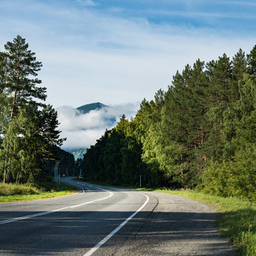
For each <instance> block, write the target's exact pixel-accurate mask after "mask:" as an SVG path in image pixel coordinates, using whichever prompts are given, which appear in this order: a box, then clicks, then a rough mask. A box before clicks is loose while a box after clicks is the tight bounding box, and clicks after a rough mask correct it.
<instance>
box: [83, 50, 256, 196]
mask: <svg viewBox="0 0 256 256" xmlns="http://www.w3.org/2000/svg"><path fill="white" fill-rule="evenodd" d="M255 65H256V46H255V47H254V48H253V50H252V51H251V52H250V54H248V55H246V54H245V53H244V52H243V51H242V50H241V49H239V51H238V52H237V53H236V54H235V55H234V57H233V58H232V60H231V59H230V58H229V57H228V56H227V55H226V54H223V55H222V56H221V57H219V58H218V60H212V61H210V62H208V63H206V64H205V63H204V62H202V61H200V60H197V61H196V62H195V63H194V64H193V66H190V65H187V66H186V67H185V69H184V70H183V71H182V72H181V73H180V72H177V73H176V75H175V76H174V77H173V81H172V85H171V86H169V88H168V90H167V92H163V91H162V90H160V91H158V92H157V93H156V95H155V99H154V101H150V102H148V101H146V100H143V101H142V103H141V105H140V109H139V110H138V113H137V115H136V117H135V118H134V119H132V120H130V121H128V120H125V119H124V118H122V119H121V120H120V122H119V123H118V125H117V127H115V128H114V129H113V130H111V131H107V132H106V134H105V135H104V136H103V137H102V138H101V139H100V140H98V142H97V143H96V145H95V146H92V147H91V148H90V149H89V150H88V152H87V153H86V154H85V156H84V160H83V164H84V173H85V177H86V178H88V179H90V180H93V181H97V180H99V181H103V182H104V181H107V182H108V183H112V184H130V185H134V184H135V183H136V184H137V180H138V176H139V175H142V177H143V179H142V180H143V186H154V187H159V186H165V187H167V186H168V187H173V188H177V187H179V188H180V187H185V188H186V187H195V186H197V187H199V188H203V189H204V191H206V192H209V193H214V194H218V195H224V196H236V197H241V198H246V199H251V200H256V183H255V180H256V169H255V166H256V162H255V159H256V155H255V143H256V135H255V134H256V121H255V120H256V72H255V70H256V66H255Z"/></svg>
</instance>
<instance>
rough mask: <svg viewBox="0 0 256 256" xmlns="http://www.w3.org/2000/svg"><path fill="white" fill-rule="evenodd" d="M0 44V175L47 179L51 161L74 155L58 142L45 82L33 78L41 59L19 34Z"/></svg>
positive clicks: (54, 114)
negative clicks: (11, 40) (46, 102)
mask: <svg viewBox="0 0 256 256" xmlns="http://www.w3.org/2000/svg"><path fill="white" fill-rule="evenodd" d="M4 47H5V51H4V52H0V181H2V182H3V183H10V182H15V183H17V184H19V183H29V184H39V183H40V182H43V181H46V180H48V179H50V180H52V179H53V168H54V163H55V162H58V163H60V164H62V168H65V169H66V168H67V166H68V165H70V163H71V164H74V157H73V156H72V155H71V154H69V155H68V156H67V154H68V153H67V152H64V151H62V150H61V149H59V148H58V146H61V145H62V143H63V140H64V139H62V138H60V131H58V130H57V128H58V124H59V123H58V119H57V112H56V111H55V110H54V108H53V107H52V106H51V105H47V104H45V103H44V101H45V100H46V97H47V95H46V88H45V87H41V86H40V84H41V80H39V79H38V78H37V76H38V72H39V71H40V70H41V67H42V63H41V62H39V61H37V59H36V56H35V53H34V52H32V51H31V50H29V45H28V43H26V40H25V39H24V38H22V37H21V36H17V37H16V38H14V40H13V42H7V43H6V44H5V46H4ZM70 156H72V157H73V158H72V159H71V158H70ZM64 158H65V159H64ZM63 159H64V160H63ZM67 159H69V161H68V163H66V162H67ZM65 161H66V162H65ZM64 162H65V163H64Z"/></svg>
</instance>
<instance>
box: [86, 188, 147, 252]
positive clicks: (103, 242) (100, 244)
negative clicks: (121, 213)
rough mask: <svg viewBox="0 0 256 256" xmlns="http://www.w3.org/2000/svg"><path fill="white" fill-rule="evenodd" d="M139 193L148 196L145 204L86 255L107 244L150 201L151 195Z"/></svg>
mask: <svg viewBox="0 0 256 256" xmlns="http://www.w3.org/2000/svg"><path fill="white" fill-rule="evenodd" d="M138 194H141V195H143V196H145V197H146V198H147V199H146V201H145V202H144V204H143V205H142V206H141V207H140V208H139V209H138V210H137V211H136V212H134V213H133V214H132V215H131V216H130V217H128V218H127V219H126V220H125V221H123V222H122V223H121V224H120V225H119V226H118V227H117V228H116V229H114V230H113V231H112V232H111V233H109V234H108V235H107V236H106V237H105V238H103V239H102V240H101V241H100V242H99V243H98V244H96V245H95V246H94V247H93V248H91V249H90V250H89V251H88V252H87V253H86V254H84V256H90V255H92V254H93V253H94V252H95V251H97V250H98V249H99V248H100V247H101V246H102V245H103V244H105V243H106V242H107V241H108V240H109V239H110V238H111V237H112V236H114V235H115V234H116V233H117V232H118V231H119V230H120V229H121V228H122V227H123V226H125V225H126V224H127V223H128V222H129V221H130V220H131V219H132V218H133V217H134V216H135V215H136V214H137V213H139V212H140V211H141V210H142V209H143V208H144V207H145V206H146V205H147V203H148V201H149V197H148V196H147V195H145V194H143V193H138Z"/></svg>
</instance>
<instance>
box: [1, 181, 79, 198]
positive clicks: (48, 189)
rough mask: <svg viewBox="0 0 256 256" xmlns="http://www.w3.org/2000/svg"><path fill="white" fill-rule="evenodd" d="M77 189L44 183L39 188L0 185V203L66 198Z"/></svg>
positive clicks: (61, 184)
mask: <svg viewBox="0 0 256 256" xmlns="http://www.w3.org/2000/svg"><path fill="white" fill-rule="evenodd" d="M76 191H77V189H76V188H73V187H70V186H68V185H65V184H63V183H60V184H58V183H53V182H48V183H44V184H43V186H41V187H39V186H38V187H35V186H31V185H26V184H24V185H16V184H4V183H0V203H10V202H19V201H27V200H38V199H46V198H53V197H59V196H66V195H70V194H72V193H74V192H76Z"/></svg>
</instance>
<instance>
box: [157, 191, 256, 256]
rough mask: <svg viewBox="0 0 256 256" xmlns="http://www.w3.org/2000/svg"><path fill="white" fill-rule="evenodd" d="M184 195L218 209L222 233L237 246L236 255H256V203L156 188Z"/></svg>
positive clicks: (218, 219) (218, 224) (219, 227)
mask: <svg viewBox="0 0 256 256" xmlns="http://www.w3.org/2000/svg"><path fill="white" fill-rule="evenodd" d="M155 191H156V192H165V193H170V194H175V195H180V196H184V197H187V198H190V199H193V200H196V201H199V202H203V203H206V204H208V205H210V206H212V207H213V208H214V209H215V210H216V211H218V218H217V222H216V224H217V226H218V229H219V232H220V234H221V235H223V236H225V237H226V239H227V240H228V241H229V242H230V243H231V244H232V245H233V246H234V247H235V249H236V255H239V256H255V255H256V203H255V202H250V201H244V200H240V199H237V198H224V197H220V196H213V195H207V194H203V193H199V192H195V191H171V190H155Z"/></svg>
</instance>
